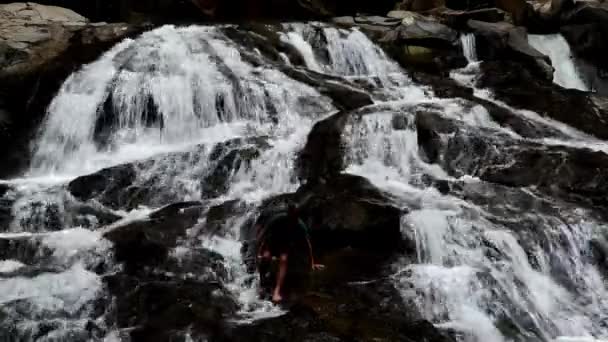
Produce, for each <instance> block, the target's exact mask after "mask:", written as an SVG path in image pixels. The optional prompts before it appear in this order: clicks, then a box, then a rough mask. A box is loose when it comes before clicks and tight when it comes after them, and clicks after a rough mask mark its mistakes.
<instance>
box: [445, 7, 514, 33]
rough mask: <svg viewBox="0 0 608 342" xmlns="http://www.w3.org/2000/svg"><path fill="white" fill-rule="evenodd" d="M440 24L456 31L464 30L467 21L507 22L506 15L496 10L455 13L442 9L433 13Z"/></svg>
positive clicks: (485, 9) (483, 9)
mask: <svg viewBox="0 0 608 342" xmlns="http://www.w3.org/2000/svg"><path fill="white" fill-rule="evenodd" d="M434 15H435V16H436V17H438V18H439V19H440V20H441V22H442V23H444V24H446V25H448V26H450V27H453V28H458V29H464V28H466V26H467V22H468V21H469V20H477V21H483V22H488V23H498V22H501V21H507V14H506V13H505V12H504V11H502V10H500V9H498V8H481V9H476V10H471V11H456V10H450V9H444V10H441V11H436V12H435V13H434Z"/></svg>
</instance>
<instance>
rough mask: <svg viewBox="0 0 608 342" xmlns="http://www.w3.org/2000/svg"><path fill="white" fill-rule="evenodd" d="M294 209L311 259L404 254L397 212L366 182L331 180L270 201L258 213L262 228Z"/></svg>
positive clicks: (343, 178)
mask: <svg viewBox="0 0 608 342" xmlns="http://www.w3.org/2000/svg"><path fill="white" fill-rule="evenodd" d="M287 200H290V201H293V202H295V203H298V206H299V209H300V212H301V214H302V216H303V217H304V218H305V220H306V221H307V223H308V225H309V227H310V229H311V236H312V240H313V244H314V246H315V253H318V254H320V255H323V254H327V253H331V252H333V251H336V250H339V249H342V248H346V247H350V248H355V249H359V250H367V251H372V252H374V253H376V255H381V256H390V255H393V254H394V253H395V252H396V251H399V250H401V251H403V250H406V248H405V247H406V244H405V242H404V241H403V238H402V237H401V231H400V218H401V215H402V211H401V209H399V208H397V207H395V206H394V205H393V204H392V202H391V200H390V198H389V197H388V196H387V195H386V194H384V193H383V192H382V191H380V190H378V189H377V188H376V187H375V186H373V185H372V184H371V183H370V182H369V181H367V180H366V179H365V178H362V177H358V176H352V175H348V174H341V175H336V176H334V177H333V178H331V179H330V180H328V181H327V182H320V183H317V184H308V185H304V186H302V187H301V188H300V189H298V190H297V191H296V192H295V193H294V194H287V195H282V196H278V197H274V198H271V199H269V200H267V201H265V202H264V203H263V204H262V206H261V207H260V209H259V211H260V213H261V215H262V216H261V219H260V220H261V222H263V221H264V220H265V219H266V218H268V217H269V216H270V215H271V213H274V212H277V211H280V210H284V209H285V208H284V206H285V201H287Z"/></svg>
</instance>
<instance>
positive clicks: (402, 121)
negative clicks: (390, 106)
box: [391, 114, 409, 131]
mask: <svg viewBox="0 0 608 342" xmlns="http://www.w3.org/2000/svg"><path fill="white" fill-rule="evenodd" d="M391 123H392V125H393V129H394V130H396V131H405V130H406V129H407V128H408V126H409V122H408V117H407V116H406V115H404V114H394V115H393V119H392V120H391Z"/></svg>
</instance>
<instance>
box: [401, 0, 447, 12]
mask: <svg viewBox="0 0 608 342" xmlns="http://www.w3.org/2000/svg"><path fill="white" fill-rule="evenodd" d="M443 6H445V0H432V1H428V0H403V1H401V2H399V3H397V4H396V5H395V10H400V11H414V12H422V11H428V10H431V9H434V8H438V7H443Z"/></svg>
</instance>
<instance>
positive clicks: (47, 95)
mask: <svg viewBox="0 0 608 342" xmlns="http://www.w3.org/2000/svg"><path fill="white" fill-rule="evenodd" d="M143 29H144V27H143V26H142V27H137V26H132V25H127V24H105V23H104V24H91V23H89V22H88V20H87V19H86V18H84V17H82V16H80V15H78V14H76V13H74V12H73V11H70V10H66V9H62V8H58V7H48V6H42V5H38V4H35V3H13V4H4V5H0V36H2V37H3V39H2V40H1V41H0V112H2V113H3V114H2V116H3V117H4V119H3V120H2V121H3V125H0V126H3V127H0V145H2V146H3V150H4V151H6V153H3V154H2V155H0V164H1V165H3V167H2V169H0V177H7V176H11V175H15V174H16V172H18V171H19V170H20V169H22V168H24V167H25V166H27V164H28V158H29V157H28V156H29V154H30V153H31V151H30V149H29V146H28V143H29V140H30V139H31V138H32V136H33V129H34V127H35V126H36V125H37V124H38V123H39V122H40V121H41V120H42V118H43V115H44V114H45V111H46V108H47V106H48V104H49V103H50V101H51V100H52V98H53V97H54V96H55V94H56V93H57V90H58V89H59V87H60V86H61V84H62V83H63V81H64V80H65V78H66V77H67V76H68V75H69V74H70V73H71V72H72V71H73V70H74V69H75V68H77V67H79V66H80V65H82V64H85V63H88V62H91V61H93V60H94V59H96V58H97V57H98V56H99V55H100V54H101V53H103V52H104V51H106V50H107V49H108V48H110V47H111V46H112V45H114V44H115V43H116V42H118V41H120V40H122V39H124V38H126V37H129V36H133V35H136V34H137V33H139V32H141V31H142V30H143Z"/></svg>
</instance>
